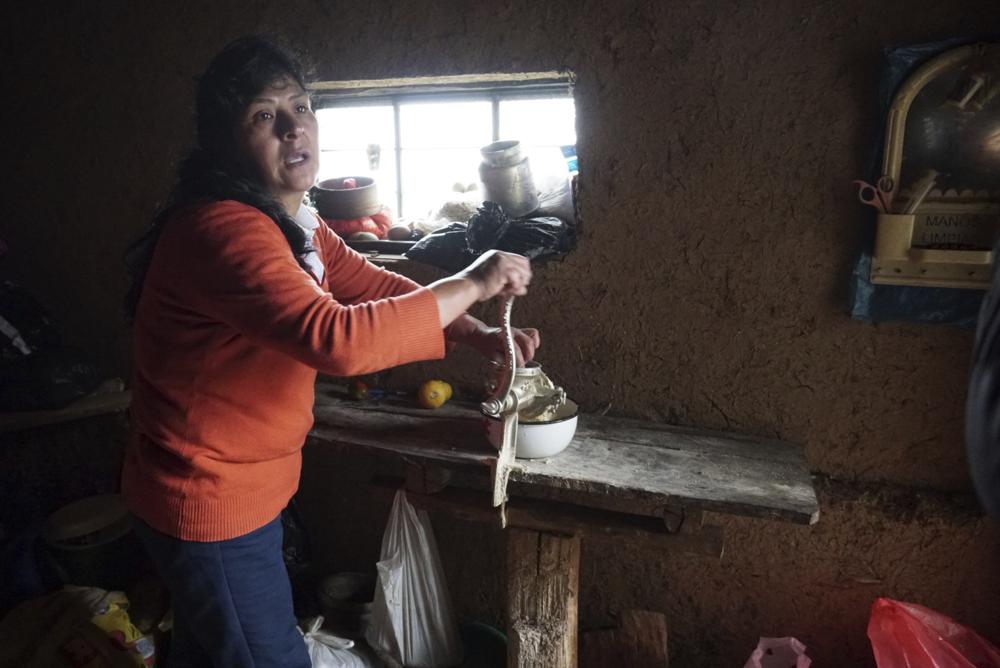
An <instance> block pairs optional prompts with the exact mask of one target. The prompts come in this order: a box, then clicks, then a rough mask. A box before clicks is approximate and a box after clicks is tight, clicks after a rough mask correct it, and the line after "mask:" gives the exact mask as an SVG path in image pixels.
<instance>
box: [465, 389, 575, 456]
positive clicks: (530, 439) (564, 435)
mask: <svg viewBox="0 0 1000 668" xmlns="http://www.w3.org/2000/svg"><path fill="white" fill-rule="evenodd" d="M564 408H566V409H567V410H566V411H565V412H566V413H569V414H568V415H565V416H564V417H557V418H556V419H555V420H551V421H549V422H518V424H517V450H516V452H515V453H514V454H515V455H516V456H517V458H518V459H542V458H544V457H552V456H554V455H558V454H559V453H560V452H562V451H563V450H565V449H566V448H567V447H568V446H569V444H570V441H572V440H573V435H574V434H575V433H576V422H577V406H576V404H574V403H573V402H572V401H568V400H567V403H566V406H565V407H564ZM485 422H486V436H487V438H488V439H489V441H490V443H491V444H493V447H494V448H496V449H497V450H499V449H500V445H501V442H502V441H503V422H501V421H500V420H498V419H497V418H491V417H486V418H485Z"/></svg>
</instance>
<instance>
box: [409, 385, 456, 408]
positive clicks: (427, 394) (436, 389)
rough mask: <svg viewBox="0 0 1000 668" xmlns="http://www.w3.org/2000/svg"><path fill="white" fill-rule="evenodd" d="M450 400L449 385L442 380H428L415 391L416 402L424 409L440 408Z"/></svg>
mask: <svg viewBox="0 0 1000 668" xmlns="http://www.w3.org/2000/svg"><path fill="white" fill-rule="evenodd" d="M449 399H451V385H449V384H448V383H446V382H444V381H443V380H429V381H427V382H426V383H424V384H423V385H421V386H420V389H419V390H417V401H419V402H420V405H421V406H423V407H424V408H440V407H441V406H443V405H444V403H445V402H446V401H448V400H449Z"/></svg>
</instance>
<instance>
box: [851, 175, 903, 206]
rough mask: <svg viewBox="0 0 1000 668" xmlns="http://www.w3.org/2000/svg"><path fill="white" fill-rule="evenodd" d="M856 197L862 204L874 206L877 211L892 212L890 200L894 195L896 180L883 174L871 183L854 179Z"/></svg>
mask: <svg viewBox="0 0 1000 668" xmlns="http://www.w3.org/2000/svg"><path fill="white" fill-rule="evenodd" d="M854 183H856V184H857V186H858V199H859V200H861V203H862V204H867V205H868V206H873V207H875V210H876V211H878V212H879V213H892V200H893V198H894V197H895V196H896V182H895V181H893V180H892V177H890V176H883V177H881V178H879V180H878V181H876V182H875V185H872V184H870V183H868V182H866V181H861V180H860V179H859V180H856V181H854Z"/></svg>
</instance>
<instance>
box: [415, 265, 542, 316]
mask: <svg viewBox="0 0 1000 668" xmlns="http://www.w3.org/2000/svg"><path fill="white" fill-rule="evenodd" d="M529 283H531V263H530V262H529V261H528V258H526V257H523V256H521V255H516V254H514V253H504V252H502V251H496V250H491V251H487V252H486V253H483V254H482V255H481V256H479V258H477V259H476V261H475V262H473V263H472V264H470V265H469V266H468V267H466V268H465V269H463V270H462V271H460V272H458V273H457V274H455V275H454V276H449V277H448V278H443V279H441V280H440V281H435V282H434V283H431V284H430V285H429V286H427V287H429V288H430V289H431V292H433V293H434V297H435V298H436V299H437V303H438V314H439V315H440V319H441V326H442V327H447V326H448V325H449V324H451V323H452V322H453V321H454V320H455V319H456V318H458V317H459V316H460V315H462V314H463V313H465V311H466V309H468V308H469V307H470V306H472V305H473V304H474V303H476V302H483V301H486V300H487V299H492V298H493V297H496V296H498V295H499V296H504V297H506V296H510V295H516V296H521V295H526V294H528V284H529Z"/></svg>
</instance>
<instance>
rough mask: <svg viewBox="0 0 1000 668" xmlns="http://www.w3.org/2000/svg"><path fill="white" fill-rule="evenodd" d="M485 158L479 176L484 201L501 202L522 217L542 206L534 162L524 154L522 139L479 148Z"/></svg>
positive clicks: (511, 215) (516, 216) (507, 208)
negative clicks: (539, 201)
mask: <svg viewBox="0 0 1000 668" xmlns="http://www.w3.org/2000/svg"><path fill="white" fill-rule="evenodd" d="M479 152H480V153H481V154H482V156H483V162H482V164H480V165H479V180H480V181H481V182H482V184H483V201H492V202H496V203H497V204H499V205H500V206H501V207H502V208H503V210H504V213H506V214H507V215H508V216H509V217H511V218H519V217H521V216H524V215H527V214H529V213H531V212H532V211H534V210H535V209H537V208H538V191H537V190H536V189H535V182H534V180H533V179H532V177H531V164H530V163H529V161H528V158H527V156H524V155H522V154H521V142H519V141H510V140H508V141H498V142H494V143H492V144H489V145H487V146H484V147H482V148H481V149H479Z"/></svg>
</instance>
